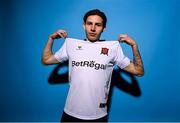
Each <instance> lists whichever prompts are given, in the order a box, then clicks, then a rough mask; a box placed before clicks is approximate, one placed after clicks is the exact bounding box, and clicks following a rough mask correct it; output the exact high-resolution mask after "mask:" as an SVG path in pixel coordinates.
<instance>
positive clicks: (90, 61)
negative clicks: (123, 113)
mask: <svg viewBox="0 0 180 123" xmlns="http://www.w3.org/2000/svg"><path fill="white" fill-rule="evenodd" d="M83 19H84V23H83V28H84V30H85V33H86V41H82V40H79V39H72V38H67V36H68V34H67V32H66V31H65V30H58V31H57V32H54V33H53V34H52V35H50V37H49V39H48V42H47V44H46V46H45V48H44V51H43V55H42V63H43V64H45V65H49V64H56V63H59V62H64V61H67V60H69V82H70V89H69V92H68V97H67V100H66V104H65V108H64V112H63V115H62V119H61V121H62V122H64V121H68V122H72V121H77V122H80V121H85V122H86V121H89V122H91V121H95V122H107V105H106V104H107V98H108V93H109V88H110V82H111V75H112V71H113V67H114V66H115V65H118V66H119V67H120V68H121V69H123V70H125V71H127V72H129V73H131V74H134V75H137V76H142V75H143V74H144V68H143V63H142V59H141V56H140V53H139V51H138V46H137V43H136V42H135V41H134V40H133V39H132V38H130V37H129V36H128V35H127V34H121V35H119V37H118V41H119V42H125V43H127V44H128V45H130V46H131V47H132V51H133V61H132V62H131V61H130V60H129V58H127V57H126V56H125V55H124V54H123V52H122V48H121V46H120V45H119V42H118V41H102V40H100V36H101V33H102V32H103V31H104V30H105V28H106V22H107V18H106V16H105V14H104V13H103V12H101V11H100V10H98V9H94V10H90V11H89V12H87V13H86V14H85V16H84V18H83ZM58 38H64V39H66V40H65V42H64V44H63V46H62V47H61V48H60V50H59V51H57V52H56V53H55V54H53V53H52V46H53V41H54V39H58Z"/></svg>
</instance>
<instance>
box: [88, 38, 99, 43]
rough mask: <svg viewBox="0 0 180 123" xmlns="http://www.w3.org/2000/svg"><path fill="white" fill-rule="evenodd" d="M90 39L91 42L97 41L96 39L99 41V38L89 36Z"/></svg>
mask: <svg viewBox="0 0 180 123" xmlns="http://www.w3.org/2000/svg"><path fill="white" fill-rule="evenodd" d="M88 40H89V41H90V42H96V41H98V39H97V38H88Z"/></svg>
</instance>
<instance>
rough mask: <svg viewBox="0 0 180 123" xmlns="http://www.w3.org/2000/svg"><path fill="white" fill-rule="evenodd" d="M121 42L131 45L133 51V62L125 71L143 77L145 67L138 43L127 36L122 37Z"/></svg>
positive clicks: (120, 37)
mask: <svg viewBox="0 0 180 123" xmlns="http://www.w3.org/2000/svg"><path fill="white" fill-rule="evenodd" d="M119 41H120V42H125V43H127V44H128V45H130V46H131V47H132V51H133V61H132V62H131V63H130V64H129V65H128V66H127V67H125V68H124V70H125V71H127V72H129V73H132V74H134V75H137V76H143V75H144V66H143V62H142V59H141V55H140V52H139V50H138V45H137V44H136V42H135V41H134V40H133V39H132V38H130V37H129V36H128V35H126V34H122V35H120V36H119Z"/></svg>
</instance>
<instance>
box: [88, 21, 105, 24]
mask: <svg viewBox="0 0 180 123" xmlns="http://www.w3.org/2000/svg"><path fill="white" fill-rule="evenodd" d="M86 23H93V22H92V21H86ZM95 24H103V23H99V22H97V23H95Z"/></svg>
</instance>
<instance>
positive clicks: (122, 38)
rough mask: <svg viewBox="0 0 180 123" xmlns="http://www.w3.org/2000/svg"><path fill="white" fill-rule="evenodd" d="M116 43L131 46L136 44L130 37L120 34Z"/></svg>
mask: <svg viewBox="0 0 180 123" xmlns="http://www.w3.org/2000/svg"><path fill="white" fill-rule="evenodd" d="M118 41H120V42H122V43H123V42H125V43H127V44H129V45H131V46H134V45H136V42H135V41H134V40H133V39H132V38H131V37H129V36H128V35H127V34H120V35H119V37H118Z"/></svg>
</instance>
